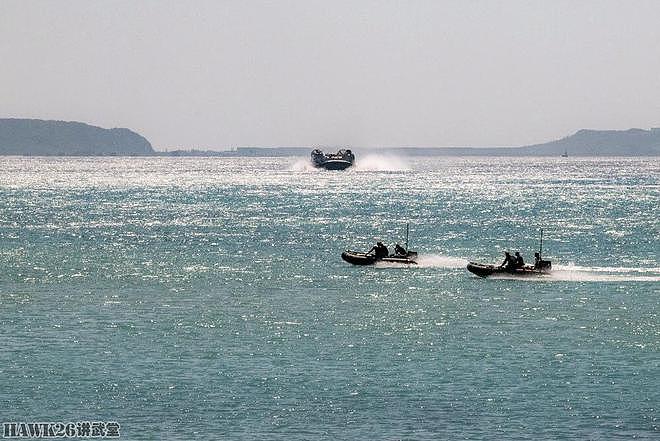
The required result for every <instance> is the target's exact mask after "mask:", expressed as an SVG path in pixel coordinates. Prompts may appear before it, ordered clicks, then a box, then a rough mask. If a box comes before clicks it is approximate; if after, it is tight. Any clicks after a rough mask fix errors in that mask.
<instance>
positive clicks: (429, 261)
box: [417, 254, 468, 268]
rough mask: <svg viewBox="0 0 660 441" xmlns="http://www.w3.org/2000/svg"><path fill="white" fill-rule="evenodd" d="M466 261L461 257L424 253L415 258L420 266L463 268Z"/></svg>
mask: <svg viewBox="0 0 660 441" xmlns="http://www.w3.org/2000/svg"><path fill="white" fill-rule="evenodd" d="M467 263H468V261H467V260H466V259H463V258H461V257H454V256H443V255H441V254H425V255H421V256H419V257H418V258H417V265H418V266H420V267H422V268H465V266H466V265H467Z"/></svg>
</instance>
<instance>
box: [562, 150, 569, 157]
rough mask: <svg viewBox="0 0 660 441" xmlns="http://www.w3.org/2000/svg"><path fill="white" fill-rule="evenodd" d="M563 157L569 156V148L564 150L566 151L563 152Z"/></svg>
mask: <svg viewBox="0 0 660 441" xmlns="http://www.w3.org/2000/svg"><path fill="white" fill-rule="evenodd" d="M561 157H562V158H568V150H564V153H562V154H561Z"/></svg>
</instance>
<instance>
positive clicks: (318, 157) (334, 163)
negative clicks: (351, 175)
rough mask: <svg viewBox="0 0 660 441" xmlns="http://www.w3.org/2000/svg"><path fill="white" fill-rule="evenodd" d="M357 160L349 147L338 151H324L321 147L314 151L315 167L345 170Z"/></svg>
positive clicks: (313, 160) (313, 161)
mask: <svg viewBox="0 0 660 441" xmlns="http://www.w3.org/2000/svg"><path fill="white" fill-rule="evenodd" d="M353 162H355V155H354V154H353V152H352V151H350V150H349V149H341V150H339V151H338V152H337V153H323V152H322V151H321V150H319V149H314V150H313V151H312V164H313V165H314V167H318V168H324V169H326V170H345V169H347V168H348V167H350V166H351V165H353Z"/></svg>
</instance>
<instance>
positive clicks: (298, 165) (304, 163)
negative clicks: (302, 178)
mask: <svg viewBox="0 0 660 441" xmlns="http://www.w3.org/2000/svg"><path fill="white" fill-rule="evenodd" d="M289 170H290V171H316V170H318V169H317V168H316V167H314V166H313V165H312V162H311V161H310V160H309V159H302V158H300V159H298V160H296V162H294V163H293V164H291V166H290V167H289Z"/></svg>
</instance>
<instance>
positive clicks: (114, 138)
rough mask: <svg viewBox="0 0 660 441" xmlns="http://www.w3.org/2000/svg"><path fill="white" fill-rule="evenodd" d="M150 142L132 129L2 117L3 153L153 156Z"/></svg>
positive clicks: (0, 147) (0, 143)
mask: <svg viewBox="0 0 660 441" xmlns="http://www.w3.org/2000/svg"><path fill="white" fill-rule="evenodd" d="M152 153H154V149H153V148H152V146H151V144H150V143H149V141H147V140H146V139H145V138H144V137H143V136H141V135H139V134H137V133H135V132H133V131H131V130H129V129H121V128H117V129H103V128H101V127H96V126H91V125H89V124H84V123H80V122H72V121H71V122H70V121H46V120H40V119H17V118H0V155H149V154H152Z"/></svg>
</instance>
